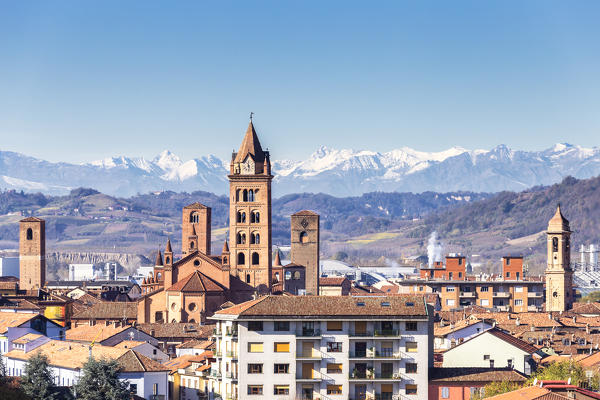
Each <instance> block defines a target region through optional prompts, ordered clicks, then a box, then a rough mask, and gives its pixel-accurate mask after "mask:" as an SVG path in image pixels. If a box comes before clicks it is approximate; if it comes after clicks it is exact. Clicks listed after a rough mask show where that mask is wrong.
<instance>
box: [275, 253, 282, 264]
mask: <svg viewBox="0 0 600 400" xmlns="http://www.w3.org/2000/svg"><path fill="white" fill-rule="evenodd" d="M275 265H276V266H278V267H279V266H281V257H280V256H279V249H277V250H275Z"/></svg>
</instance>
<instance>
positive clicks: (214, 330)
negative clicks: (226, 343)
mask: <svg viewBox="0 0 600 400" xmlns="http://www.w3.org/2000/svg"><path fill="white" fill-rule="evenodd" d="M221 333H223V332H222V331H220V330H219V329H213V333H212V335H213V336H221Z"/></svg>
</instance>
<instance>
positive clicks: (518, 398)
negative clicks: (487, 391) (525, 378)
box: [488, 386, 550, 400]
mask: <svg viewBox="0 0 600 400" xmlns="http://www.w3.org/2000/svg"><path fill="white" fill-rule="evenodd" d="M548 393H550V390H548V389H546V388H543V387H539V386H527V387H524V388H521V389H517V390H513V391H512V392H508V393H503V394H499V395H497V396H492V397H488V399H494V400H533V399H538V398H539V397H540V396H543V395H545V394H548Z"/></svg>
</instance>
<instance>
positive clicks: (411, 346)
mask: <svg viewBox="0 0 600 400" xmlns="http://www.w3.org/2000/svg"><path fill="white" fill-rule="evenodd" d="M406 352H407V353H416V352H417V342H406Z"/></svg>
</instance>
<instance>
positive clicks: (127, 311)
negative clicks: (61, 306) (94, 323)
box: [71, 301, 137, 320]
mask: <svg viewBox="0 0 600 400" xmlns="http://www.w3.org/2000/svg"><path fill="white" fill-rule="evenodd" d="M71 319H111V320H119V319H128V320H131V319H137V303H134V302H117V301H115V302H101V303H96V304H94V305H93V306H91V307H90V308H88V309H87V310H83V311H81V312H80V313H77V314H75V315H73V316H72V317H71Z"/></svg>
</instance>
